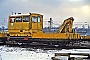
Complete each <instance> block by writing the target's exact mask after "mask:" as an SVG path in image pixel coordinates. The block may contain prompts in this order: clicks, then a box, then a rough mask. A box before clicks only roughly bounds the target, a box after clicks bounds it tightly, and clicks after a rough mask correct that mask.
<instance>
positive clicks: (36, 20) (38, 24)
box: [31, 15, 43, 30]
mask: <svg viewBox="0 0 90 60" xmlns="http://www.w3.org/2000/svg"><path fill="white" fill-rule="evenodd" d="M31 22H32V29H33V30H42V27H43V23H42V16H41V15H32V16H31Z"/></svg>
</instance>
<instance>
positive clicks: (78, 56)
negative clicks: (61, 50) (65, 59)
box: [70, 55, 88, 58]
mask: <svg viewBox="0 0 90 60" xmlns="http://www.w3.org/2000/svg"><path fill="white" fill-rule="evenodd" d="M70 57H75V58H87V57H88V56H82V55H70Z"/></svg>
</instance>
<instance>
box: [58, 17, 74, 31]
mask: <svg viewBox="0 0 90 60" xmlns="http://www.w3.org/2000/svg"><path fill="white" fill-rule="evenodd" d="M73 21H74V19H73V17H70V18H68V19H66V20H64V22H63V24H62V25H61V26H60V28H59V31H58V33H66V32H72V25H73Z"/></svg>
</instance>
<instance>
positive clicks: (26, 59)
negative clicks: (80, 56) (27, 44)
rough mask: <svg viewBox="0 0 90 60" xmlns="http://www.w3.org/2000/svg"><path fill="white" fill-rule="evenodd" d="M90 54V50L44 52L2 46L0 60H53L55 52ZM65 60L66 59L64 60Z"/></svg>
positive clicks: (0, 47)
mask: <svg viewBox="0 0 90 60" xmlns="http://www.w3.org/2000/svg"><path fill="white" fill-rule="evenodd" d="M70 51H78V52H80V51H81V52H84V51H85V52H88V53H89V52H90V50H89V49H84V50H82V49H70V50H65V49H62V50H42V49H32V48H19V47H7V46H0V60H51V57H54V53H55V52H70ZM63 59H64V58H63Z"/></svg>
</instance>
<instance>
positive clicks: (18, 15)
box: [10, 13, 30, 16]
mask: <svg viewBox="0 0 90 60" xmlns="http://www.w3.org/2000/svg"><path fill="white" fill-rule="evenodd" d="M22 15H30V14H29V13H27V14H14V15H10V16H22Z"/></svg>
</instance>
